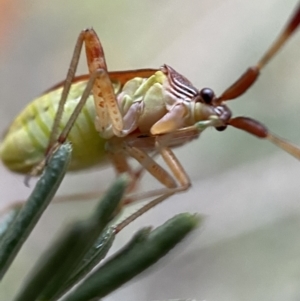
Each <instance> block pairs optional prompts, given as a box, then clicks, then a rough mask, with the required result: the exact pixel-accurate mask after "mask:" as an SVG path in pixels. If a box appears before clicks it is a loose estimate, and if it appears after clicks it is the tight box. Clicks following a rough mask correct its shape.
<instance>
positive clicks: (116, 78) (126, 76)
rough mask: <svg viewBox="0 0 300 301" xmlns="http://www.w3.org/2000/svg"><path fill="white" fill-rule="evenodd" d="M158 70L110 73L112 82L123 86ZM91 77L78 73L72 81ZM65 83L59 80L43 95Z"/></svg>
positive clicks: (85, 79)
mask: <svg viewBox="0 0 300 301" xmlns="http://www.w3.org/2000/svg"><path fill="white" fill-rule="evenodd" d="M158 70H159V69H136V70H124V71H111V72H108V73H109V77H110V79H111V81H112V82H119V83H120V84H121V86H123V85H124V84H125V83H126V82H127V81H129V80H130V79H132V78H135V77H142V78H148V77H150V76H151V75H153V74H154V73H155V72H156V71H158ZM89 77H90V75H89V74H83V75H78V76H75V77H74V79H73V81H72V82H73V83H77V82H81V81H87V80H88V79H89ZM64 83H65V80H63V81H61V82H59V83H58V84H56V85H54V86H52V87H51V88H50V89H47V90H46V91H44V93H42V95H43V94H46V93H49V92H51V91H54V90H56V89H58V88H60V87H62V86H63V85H64Z"/></svg>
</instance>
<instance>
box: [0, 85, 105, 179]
mask: <svg viewBox="0 0 300 301" xmlns="http://www.w3.org/2000/svg"><path fill="white" fill-rule="evenodd" d="M85 85H86V82H79V83H76V84H73V85H72V88H71V91H70V94H69V96H68V100H67V102H66V105H65V109H64V115H63V119H62V121H61V123H60V128H61V129H62V128H63V127H64V125H65V124H66V122H67V120H68V119H69V117H70V114H71V113H72V112H73V110H74V108H75V106H76V104H77V103H78V101H79V99H80V96H81V95H82V92H83V89H84V87H85ZM61 91H62V89H57V90H55V91H52V92H50V93H48V94H45V95H43V96H41V97H40V98H37V99H35V100H34V101H33V102H31V103H30V104H29V105H28V106H27V107H26V108H25V109H24V110H23V111H22V112H21V114H20V115H19V116H18V117H17V118H16V119H15V120H14V122H13V123H12V124H11V126H10V127H9V129H8V132H7V133H6V134H5V137H4V139H3V141H2V142H1V145H0V157H1V160H2V161H3V163H4V164H5V165H6V166H7V167H8V168H9V169H11V170H13V171H16V172H22V173H25V172H28V171H30V170H31V169H32V167H33V166H35V165H36V164H38V163H39V162H40V161H41V160H42V159H43V158H44V155H45V150H46V148H47V146H48V142H49V136H50V131H51V129H52V124H53V121H54V116H55V114H56V111H57V107H58V102H59V100H60V95H61ZM94 119H95V109H94V103H93V99H92V96H90V97H89V99H88V101H87V103H86V105H85V107H84V109H83V110H82V112H81V113H80V115H79V116H78V119H77V120H76V123H75V125H74V127H73V128H72V130H71V132H70V135H69V136H68V141H71V143H72V145H73V152H72V161H71V165H70V169H71V170H76V169H83V168H87V167H90V166H93V165H96V164H98V163H101V162H102V161H103V160H104V158H105V151H104V146H105V140H104V139H103V138H101V137H100V136H99V134H98V133H97V132H96V130H95V126H94Z"/></svg>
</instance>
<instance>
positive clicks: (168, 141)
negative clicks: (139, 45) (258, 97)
mask: <svg viewBox="0 0 300 301" xmlns="http://www.w3.org/2000/svg"><path fill="white" fill-rule="evenodd" d="M299 22H300V8H299V7H298V8H297V9H296V10H295V14H294V15H293V17H292V18H291V20H290V21H289V22H288V24H287V26H286V27H285V29H284V31H283V32H282V33H281V34H280V36H279V37H278V38H277V39H276V41H275V42H274V44H273V45H272V46H271V47H270V48H269V49H268V50H267V52H266V53H265V54H264V55H263V56H262V58H261V59H260V60H259V61H258V62H257V64H256V65H254V66H252V67H250V68H249V69H248V70H247V71H246V72H245V73H244V74H242V76H241V77H240V78H239V79H237V81H236V82H234V83H233V84H232V85H231V86H230V87H229V88H228V89H226V90H225V91H224V92H223V93H222V94H221V95H220V96H216V95H215V94H214V92H213V90H211V89H209V88H203V89H200V90H198V89H197V88H195V87H194V86H193V85H192V84H191V82H190V81H189V80H187V79H186V78H185V77H184V76H182V75H181V74H180V73H178V72H177V71H175V70H174V69H173V68H172V67H170V66H168V65H163V66H162V67H161V68H160V69H140V70H132V71H117V72H109V71H107V66H106V61H105V57H104V52H103V48H102V45H101V43H100V41H99V39H98V37H97V35H96V33H95V32H94V31H93V30H92V29H88V30H85V31H82V32H81V33H80V35H79V37H78V40H77V43H76V46H75V50H74V54H73V57H72V61H71V64H70V69H69V72H68V75H67V78H66V80H65V81H64V82H62V83H60V84H58V85H56V86H54V87H53V88H51V89H49V90H48V91H47V92H46V93H45V94H44V95H43V96H41V97H40V98H38V99H36V100H35V101H33V102H32V103H31V104H29V105H28V106H27V107H26V108H25V110H24V111H23V112H22V113H21V114H20V115H19V116H18V117H17V118H16V119H15V121H14V122H13V123H12V124H11V126H10V128H9V130H8V131H7V133H6V135H5V137H4V140H3V142H2V144H1V150H0V153H1V159H2V161H3V162H4V164H5V165H6V166H7V167H8V168H10V169H11V170H14V171H17V172H22V173H28V172H29V171H30V170H32V168H34V167H35V166H36V165H37V164H39V163H40V162H43V163H44V158H45V156H46V158H47V157H48V156H49V155H51V154H52V153H53V152H54V151H55V149H56V148H57V145H58V144H60V143H63V142H64V141H65V140H66V139H68V140H69V141H71V142H72V145H73V159H72V162H71V167H70V169H72V170H78V169H84V168H87V167H90V166H93V165H95V164H100V163H102V162H104V161H105V159H106V158H110V160H111V162H112V163H113V165H114V167H115V169H116V171H117V173H123V172H125V171H126V172H129V173H130V174H131V175H132V178H133V179H134V181H138V179H139V178H140V175H141V171H142V170H143V169H145V170H147V171H148V172H149V173H151V174H152V175H153V176H154V177H155V178H156V179H157V180H158V181H159V182H160V183H161V184H163V186H165V189H160V190H155V191H153V192H151V193H149V194H147V196H156V195H162V194H169V193H175V192H178V191H183V190H186V189H188V188H189V186H190V184H191V183H190V180H189V177H188V175H187V173H186V172H185V170H184V168H183V166H182V165H181V164H180V162H179V161H178V159H177V158H176V156H175V155H174V153H173V151H172V147H175V146H181V145H183V144H186V143H188V142H189V141H191V140H193V139H196V138H198V137H199V135H200V134H201V132H202V131H203V130H205V129H206V128H208V127H214V128H216V129H217V130H219V131H222V130H225V129H226V128H227V126H232V127H235V128H238V129H242V130H244V131H246V132H248V133H251V134H253V135H255V136H257V137H259V138H263V139H267V140H269V141H271V142H272V143H274V144H276V145H277V146H279V147H280V148H282V149H284V150H285V151H287V152H289V153H291V154H292V155H293V156H295V157H296V158H300V149H299V148H298V147H296V146H293V145H292V144H290V143H288V142H286V141H284V140H282V139H280V138H279V137H277V136H275V135H274V134H272V133H270V132H269V130H268V129H267V128H266V127H265V126H264V125H262V124H261V123H259V122H258V121H256V120H254V119H250V118H247V117H235V118H232V117H231V115H232V114H231V111H230V109H229V108H228V106H227V105H226V104H225V103H226V102H227V101H229V100H232V99H236V98H238V97H239V96H240V95H242V94H243V93H245V92H246V91H247V89H248V88H250V87H251V86H252V85H253V83H254V82H255V81H256V80H257V78H258V75H259V74H260V71H261V70H262V69H263V67H264V66H265V65H266V64H267V63H268V62H269V60H270V59H271V58H272V57H273V56H274V55H275V54H276V53H277V51H278V50H279V49H280V48H281V47H282V46H283V45H284V44H285V42H286V41H287V40H288V39H289V37H290V36H291V35H292V34H293V32H294V31H295V30H296V28H297V27H298V25H299ZM83 45H85V51H86V55H87V62H88V67H89V71H90V73H89V74H88V75H83V76H78V77H76V76H75V72H76V68H77V64H78V61H79V55H80V53H81V48H82V46H83ZM94 123H95V125H96V126H95V127H94ZM153 152H154V153H155V154H159V155H160V156H161V157H162V158H163V160H164V161H165V163H166V165H167V166H168V167H169V169H170V171H171V172H168V171H166V170H165V169H164V168H163V167H161V166H160V165H159V164H158V163H156V161H155V160H154V159H153V157H152V156H151V154H152V153H153ZM128 157H132V158H134V159H136V160H137V161H138V162H139V163H140V164H141V166H142V168H141V169H139V170H132V168H131V167H130V166H129V164H128V162H127V158H128ZM42 165H43V164H42ZM39 166H40V165H39ZM35 171H39V168H38V169H35Z"/></svg>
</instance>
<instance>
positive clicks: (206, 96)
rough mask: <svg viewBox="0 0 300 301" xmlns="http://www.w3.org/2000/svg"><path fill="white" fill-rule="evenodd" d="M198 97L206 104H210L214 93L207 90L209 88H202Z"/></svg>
mask: <svg viewBox="0 0 300 301" xmlns="http://www.w3.org/2000/svg"><path fill="white" fill-rule="evenodd" d="M200 96H201V98H202V99H203V102H204V103H206V104H208V105H209V104H211V103H212V101H213V99H214V97H215V93H214V91H213V90H212V89H209V88H203V89H202V90H201V91H200Z"/></svg>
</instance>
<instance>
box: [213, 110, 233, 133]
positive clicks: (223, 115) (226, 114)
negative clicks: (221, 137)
mask: <svg viewBox="0 0 300 301" xmlns="http://www.w3.org/2000/svg"><path fill="white" fill-rule="evenodd" d="M215 112H216V115H217V116H218V117H219V118H220V119H221V120H222V121H223V122H224V125H222V126H218V127H216V130H217V131H220V132H221V131H224V130H225V129H226V128H227V125H226V124H227V123H228V121H229V120H230V119H231V115H232V114H231V111H230V109H229V108H228V107H227V106H226V105H219V106H217V107H215Z"/></svg>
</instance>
